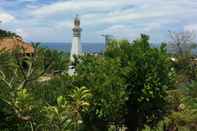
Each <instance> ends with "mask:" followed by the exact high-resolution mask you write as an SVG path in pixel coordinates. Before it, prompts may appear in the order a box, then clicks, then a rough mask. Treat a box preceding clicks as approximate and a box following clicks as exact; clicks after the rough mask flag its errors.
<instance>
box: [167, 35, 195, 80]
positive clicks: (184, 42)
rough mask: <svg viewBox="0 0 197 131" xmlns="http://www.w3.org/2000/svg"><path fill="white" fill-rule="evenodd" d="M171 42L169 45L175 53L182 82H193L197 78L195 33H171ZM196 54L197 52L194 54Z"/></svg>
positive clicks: (176, 64)
mask: <svg viewBox="0 0 197 131" xmlns="http://www.w3.org/2000/svg"><path fill="white" fill-rule="evenodd" d="M170 38H171V41H170V42H169V43H168V45H169V48H170V50H172V52H173V53H174V57H175V59H176V61H175V62H174V66H175V68H176V71H177V74H178V77H180V81H182V82H185V81H191V80H195V79H196V78H197V76H196V74H197V66H196V63H195V61H194V60H193V56H194V55H193V51H194V50H193V49H195V48H196V47H197V43H196V42H195V41H194V40H195V34H194V32H188V31H185V32H170ZM194 53H195V52H194Z"/></svg>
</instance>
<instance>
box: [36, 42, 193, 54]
mask: <svg viewBox="0 0 197 131" xmlns="http://www.w3.org/2000/svg"><path fill="white" fill-rule="evenodd" d="M40 46H41V47H45V48H49V49H55V50H59V51H64V52H66V53H70V50H71V43H64V42H48V43H41V44H40ZM81 46H82V51H83V52H86V53H100V52H103V51H104V49H105V44H104V43H81ZM151 46H152V47H155V48H159V47H160V44H151ZM168 51H169V52H172V51H171V50H170V49H169V50H168ZM192 54H193V55H197V48H195V49H193V50H192Z"/></svg>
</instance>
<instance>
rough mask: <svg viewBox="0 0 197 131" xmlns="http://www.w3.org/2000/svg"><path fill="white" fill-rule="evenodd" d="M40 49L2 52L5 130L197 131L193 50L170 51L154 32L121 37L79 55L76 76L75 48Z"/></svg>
mask: <svg viewBox="0 0 197 131" xmlns="http://www.w3.org/2000/svg"><path fill="white" fill-rule="evenodd" d="M34 49H35V53H34V55H32V56H27V55H25V54H24V55H22V56H18V55H17V52H0V107H1V108H0V129H1V130H5V131H196V130H197V79H196V77H194V76H195V75H196V73H197V72H196V71H197V70H196V69H197V68H196V65H195V64H194V62H193V56H192V54H188V51H187V52H185V53H187V55H186V54H184V55H182V54H181V55H179V54H173V55H172V54H168V53H167V49H166V44H161V46H160V48H153V47H151V46H150V42H149V37H148V36H147V35H141V36H140V37H139V38H138V39H136V40H134V41H133V42H128V41H127V40H121V41H118V40H114V41H111V42H110V43H108V45H107V48H106V50H105V51H104V52H103V53H102V54H99V55H93V54H85V55H83V56H80V57H76V59H75V63H74V65H75V69H76V74H75V75H74V76H69V75H68V73H67V70H68V68H67V67H68V65H69V55H68V54H65V53H64V52H59V51H56V50H50V49H45V48H40V47H39V46H38V45H35V46H34ZM172 57H174V58H175V59H176V61H172ZM191 69H192V72H191Z"/></svg>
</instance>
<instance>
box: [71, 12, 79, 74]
mask: <svg viewBox="0 0 197 131" xmlns="http://www.w3.org/2000/svg"><path fill="white" fill-rule="evenodd" d="M72 30H73V40H72V47H71V52H70V62H71V65H70V66H69V69H68V74H69V75H70V76H72V75H74V74H75V67H74V65H73V63H74V62H75V59H74V56H79V55H81V53H82V49H81V43H80V40H81V31H82V29H81V28H80V20H79V16H78V15H77V16H76V17H75V20H74V28H73V29H72Z"/></svg>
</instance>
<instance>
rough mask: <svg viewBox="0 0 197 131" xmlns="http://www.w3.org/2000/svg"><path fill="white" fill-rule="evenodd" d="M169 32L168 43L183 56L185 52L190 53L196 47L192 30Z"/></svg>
mask: <svg viewBox="0 0 197 131" xmlns="http://www.w3.org/2000/svg"><path fill="white" fill-rule="evenodd" d="M169 33H170V38H171V41H170V42H169V43H168V44H169V47H170V48H172V50H173V51H174V52H175V53H176V54H178V55H181V56H183V55H186V54H187V53H191V51H192V49H193V48H196V43H195V42H194V39H195V34H194V32H189V31H184V32H169Z"/></svg>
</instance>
